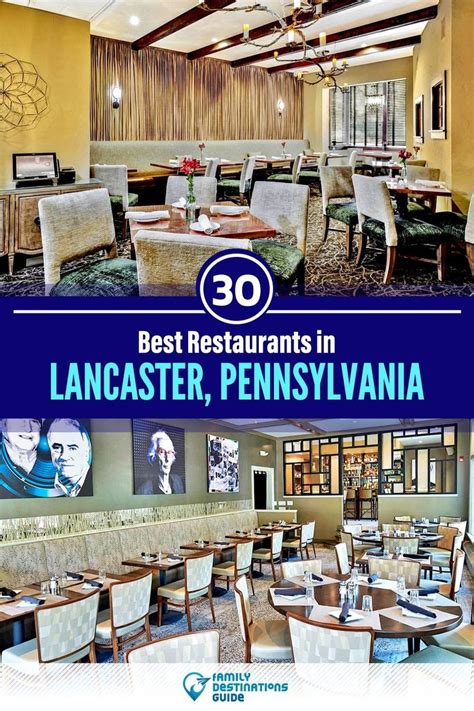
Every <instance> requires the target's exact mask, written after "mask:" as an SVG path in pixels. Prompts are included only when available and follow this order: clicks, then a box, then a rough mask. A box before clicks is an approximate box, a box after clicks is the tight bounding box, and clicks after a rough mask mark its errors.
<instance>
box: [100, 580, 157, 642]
mask: <svg viewBox="0 0 474 711" xmlns="http://www.w3.org/2000/svg"><path fill="white" fill-rule="evenodd" d="M152 581H153V572H152V571H151V570H150V571H149V572H148V571H147V572H146V573H145V574H144V575H142V576H140V577H139V578H135V579H134V580H128V581H127V582H120V581H117V582H116V583H110V590H109V600H110V619H111V622H112V626H113V627H114V628H115V629H120V628H121V627H126V626H127V625H131V624H132V623H133V622H138V621H139V620H142V619H143V618H144V617H145V616H146V615H147V614H148V611H149V609H150V595H151V584H152Z"/></svg>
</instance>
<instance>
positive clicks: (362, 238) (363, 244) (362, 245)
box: [356, 234, 367, 267]
mask: <svg viewBox="0 0 474 711" xmlns="http://www.w3.org/2000/svg"><path fill="white" fill-rule="evenodd" d="M366 249H367V235H362V234H361V235H359V251H358V252H357V258H356V267H360V265H361V264H362V261H363V259H364V257H365V251H366Z"/></svg>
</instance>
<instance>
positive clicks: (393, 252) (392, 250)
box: [383, 247, 397, 284]
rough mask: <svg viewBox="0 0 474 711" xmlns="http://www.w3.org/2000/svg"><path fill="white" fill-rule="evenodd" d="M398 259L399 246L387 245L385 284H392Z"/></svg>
mask: <svg viewBox="0 0 474 711" xmlns="http://www.w3.org/2000/svg"><path fill="white" fill-rule="evenodd" d="M396 261H397V248H396V247H387V261H386V263H385V274H384V277H383V283H384V284H390V281H391V279H392V275H393V270H394V269H395V262H396Z"/></svg>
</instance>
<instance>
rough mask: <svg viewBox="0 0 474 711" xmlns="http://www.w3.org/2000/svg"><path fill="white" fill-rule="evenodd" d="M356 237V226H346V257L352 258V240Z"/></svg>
mask: <svg viewBox="0 0 474 711" xmlns="http://www.w3.org/2000/svg"><path fill="white" fill-rule="evenodd" d="M353 238H354V228H353V227H352V226H351V225H347V226H346V257H347V259H348V260H350V259H352V240H353Z"/></svg>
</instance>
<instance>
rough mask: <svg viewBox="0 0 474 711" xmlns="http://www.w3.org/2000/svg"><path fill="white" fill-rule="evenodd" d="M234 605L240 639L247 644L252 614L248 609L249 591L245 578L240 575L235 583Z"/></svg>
mask: <svg viewBox="0 0 474 711" xmlns="http://www.w3.org/2000/svg"><path fill="white" fill-rule="evenodd" d="M234 590H235V604H236V605H237V615H238V617H239V627H240V633H241V635H242V639H243V640H244V642H248V640H249V639H250V632H249V630H250V625H251V624H252V612H251V609H250V597H249V589H248V587H247V578H246V577H245V575H242V576H241V577H240V578H238V580H236V581H235V585H234Z"/></svg>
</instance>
